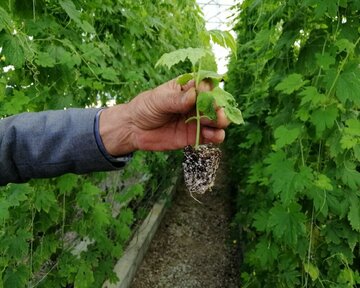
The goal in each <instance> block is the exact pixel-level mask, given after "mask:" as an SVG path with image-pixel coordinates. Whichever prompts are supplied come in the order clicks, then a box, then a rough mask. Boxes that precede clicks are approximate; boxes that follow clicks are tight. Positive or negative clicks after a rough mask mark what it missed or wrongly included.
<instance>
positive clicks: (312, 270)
mask: <svg viewBox="0 0 360 288" xmlns="http://www.w3.org/2000/svg"><path fill="white" fill-rule="evenodd" d="M304 270H305V272H306V273H308V274H309V275H310V277H311V280H312V281H316V279H318V278H319V268H317V267H316V266H315V265H313V264H311V263H304Z"/></svg>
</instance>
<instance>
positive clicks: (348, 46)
mask: <svg viewBox="0 0 360 288" xmlns="http://www.w3.org/2000/svg"><path fill="white" fill-rule="evenodd" d="M335 45H336V46H337V47H338V52H342V51H346V52H348V53H351V52H353V51H354V48H355V45H354V43H352V42H350V41H349V40H348V39H346V38H342V39H339V40H337V41H336V43H335Z"/></svg>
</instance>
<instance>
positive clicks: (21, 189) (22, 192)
mask: <svg viewBox="0 0 360 288" xmlns="http://www.w3.org/2000/svg"><path fill="white" fill-rule="evenodd" d="M31 192H32V190H31V188H30V186H29V185H27V184H11V185H9V190H8V198H7V201H8V203H9V205H10V206H11V207H17V206H19V205H20V204H21V202H24V201H26V200H28V194H30V193H31Z"/></svg>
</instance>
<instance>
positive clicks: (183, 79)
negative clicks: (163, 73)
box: [176, 73, 194, 85]
mask: <svg viewBox="0 0 360 288" xmlns="http://www.w3.org/2000/svg"><path fill="white" fill-rule="evenodd" d="M192 79H194V74H193V73H186V74H183V75H181V76H179V77H178V79H177V81H176V82H177V83H179V84H180V85H185V84H186V83H188V82H189V81H190V80H192Z"/></svg>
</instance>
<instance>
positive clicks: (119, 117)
mask: <svg viewBox="0 0 360 288" xmlns="http://www.w3.org/2000/svg"><path fill="white" fill-rule="evenodd" d="M99 134H100V137H101V140H102V142H103V145H104V147H105V149H106V152H107V153H108V154H109V155H111V156H113V157H118V156H121V155H126V154H128V153H131V152H133V151H135V150H137V148H136V146H135V144H134V141H133V140H134V135H133V134H134V133H133V125H132V118H131V114H130V109H129V105H128V104H120V105H116V106H113V107H110V108H106V109H104V110H102V111H101V114H100V116H99Z"/></svg>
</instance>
